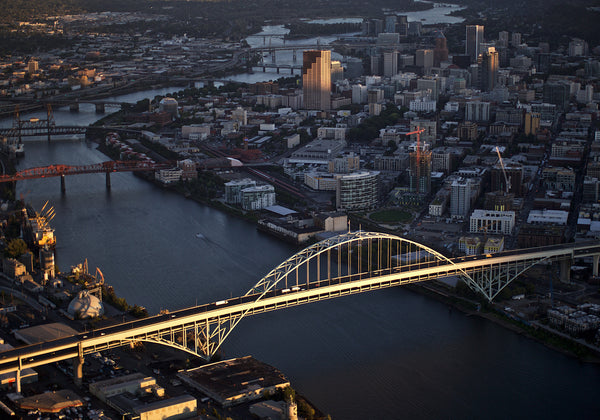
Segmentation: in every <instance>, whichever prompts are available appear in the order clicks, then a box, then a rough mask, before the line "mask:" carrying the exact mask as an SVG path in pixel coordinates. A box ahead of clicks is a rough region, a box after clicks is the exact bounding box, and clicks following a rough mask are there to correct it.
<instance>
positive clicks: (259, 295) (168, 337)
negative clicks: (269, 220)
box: [0, 231, 600, 374]
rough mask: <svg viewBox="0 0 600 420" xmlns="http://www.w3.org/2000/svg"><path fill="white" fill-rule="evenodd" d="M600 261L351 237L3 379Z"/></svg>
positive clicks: (194, 348) (202, 346) (93, 335)
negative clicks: (296, 311)
mask: <svg viewBox="0 0 600 420" xmlns="http://www.w3.org/2000/svg"><path fill="white" fill-rule="evenodd" d="M599 256H600V243H599V242H598V241H593V242H587V243H581V244H579V243H575V244H563V245H555V246H549V247H543V248H532V249H523V250H515V251H505V252H501V253H497V254H488V255H479V256H468V257H459V258H452V259H451V258H447V257H446V256H444V255H443V254H441V253H439V252H437V251H435V250H433V249H431V248H429V247H427V246H424V245H422V244H419V243H417V242H415V241H411V240H409V239H406V238H402V237H399V236H395V235H390V234H386V233H377V232H364V231H358V232H348V233H345V234H342V235H339V236H336V237H332V238H329V239H326V240H324V241H321V242H318V243H316V244H314V245H311V246H309V247H307V248H305V249H303V250H302V251H300V252H298V253H296V254H295V255H293V256H291V257H290V258H288V259H287V260H285V261H284V262H282V263H281V264H279V265H278V266H277V267H275V268H274V269H273V270H271V271H270V272H269V273H267V275H266V276H264V277H263V278H262V279H260V280H259V281H258V282H257V283H256V284H255V285H254V286H253V287H252V288H251V289H250V290H249V291H248V292H247V293H246V294H245V295H243V296H240V297H236V298H229V299H226V300H222V301H219V302H213V303H209V304H205V305H201V306H196V307H192V308H186V309H182V310H178V311H174V312H171V313H166V314H160V315H157V316H153V317H150V318H146V319H141V320H136V321H132V322H127V323H123V324H119V325H115V326H112V327H107V328H103V329H100V330H95V331H87V332H83V333H79V334H76V335H74V336H71V337H65V338H61V339H58V340H54V341H50V342H45V343H38V344H34V345H30V346H25V347H22V348H17V349H14V350H9V351H7V352H2V353H0V374H2V373H7V372H13V371H18V372H20V371H21V370H22V369H24V368H28V367H35V366H40V365H44V364H47V363H52V362H56V361H59V360H66V359H69V358H71V359H75V360H78V361H80V362H81V361H82V360H83V357H84V356H85V355H87V354H91V353H95V352H97V351H103V350H107V349H110V348H115V347H120V346H124V345H130V344H132V343H135V342H138V341H147V342H153V343H158V344H162V345H167V346H170V347H173V348H177V349H180V350H182V351H186V352H188V353H192V354H195V355H197V356H200V357H204V358H207V359H209V358H211V357H212V356H213V355H215V354H216V353H217V351H218V350H219V348H220V347H221V345H222V344H223V342H224V341H225V339H226V338H227V337H228V336H229V334H230V333H231V332H232V330H233V329H234V328H235V327H236V326H237V325H238V324H239V322H240V321H241V320H242V319H243V318H244V317H246V316H249V315H255V314H260V313H265V312H270V311H274V310H278V309H283V308H288V307H292V306H297V305H301V304H306V303H311V302H316V301H320V300H325V299H331V298H335V297H341V296H346V295H351V294H356V293H363V292H367V291H372V290H379V289H382V288H388V287H395V286H399V285H404V284H409V283H418V282H422V281H427V280H431V279H437V278H443V277H447V276H462V277H463V278H464V279H465V280H466V282H467V284H469V286H470V287H472V288H473V289H474V290H478V291H479V292H481V293H482V294H483V295H484V296H485V298H486V299H488V300H490V301H491V300H492V299H494V298H495V297H496V296H497V294H498V293H499V292H500V291H501V290H502V289H503V288H504V287H506V286H507V285H508V284H509V283H510V282H511V281H513V280H514V279H515V278H516V277H517V276H519V275H520V274H522V273H523V272H525V271H526V270H528V269H529V268H531V267H532V266H534V265H536V264H538V263H540V262H543V261H559V260H565V261H570V260H571V259H573V258H580V257H593V258H594V264H596V265H597V263H598V260H599V259H600V257H599ZM595 272H596V273H597V267H595ZM76 363H78V362H76ZM80 365H81V363H79V366H80ZM77 370H78V371H79V370H80V368H78V369H77Z"/></svg>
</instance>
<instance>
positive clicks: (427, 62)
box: [415, 49, 433, 71]
mask: <svg viewBox="0 0 600 420" xmlns="http://www.w3.org/2000/svg"><path fill="white" fill-rule="evenodd" d="M415 57H416V59H415V64H416V65H417V67H422V68H423V70H425V71H427V70H428V69H430V68H432V67H433V50H424V49H423V50H417V51H416V53H415Z"/></svg>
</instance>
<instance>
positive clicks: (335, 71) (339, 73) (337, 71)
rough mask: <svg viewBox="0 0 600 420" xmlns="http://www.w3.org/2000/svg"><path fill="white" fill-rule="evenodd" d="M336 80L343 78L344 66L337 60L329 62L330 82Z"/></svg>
mask: <svg viewBox="0 0 600 420" xmlns="http://www.w3.org/2000/svg"><path fill="white" fill-rule="evenodd" d="M338 80H344V67H342V63H341V62H339V61H332V62H331V82H332V83H333V82H337V81H338Z"/></svg>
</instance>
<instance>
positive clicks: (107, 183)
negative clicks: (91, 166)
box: [106, 172, 110, 190]
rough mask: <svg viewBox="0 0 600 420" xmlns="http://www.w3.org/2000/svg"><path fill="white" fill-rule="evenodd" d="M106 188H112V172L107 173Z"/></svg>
mask: <svg viewBox="0 0 600 420" xmlns="http://www.w3.org/2000/svg"><path fill="white" fill-rule="evenodd" d="M106 189H107V190H110V172H107V173H106Z"/></svg>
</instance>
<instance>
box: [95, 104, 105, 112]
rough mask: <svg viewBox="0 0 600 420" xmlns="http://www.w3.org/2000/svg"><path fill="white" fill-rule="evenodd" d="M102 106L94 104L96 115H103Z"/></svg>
mask: <svg viewBox="0 0 600 420" xmlns="http://www.w3.org/2000/svg"><path fill="white" fill-rule="evenodd" d="M104 112H105V110H104V104H103V103H102V104H96V114H104Z"/></svg>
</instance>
